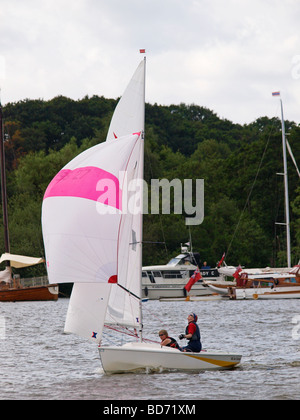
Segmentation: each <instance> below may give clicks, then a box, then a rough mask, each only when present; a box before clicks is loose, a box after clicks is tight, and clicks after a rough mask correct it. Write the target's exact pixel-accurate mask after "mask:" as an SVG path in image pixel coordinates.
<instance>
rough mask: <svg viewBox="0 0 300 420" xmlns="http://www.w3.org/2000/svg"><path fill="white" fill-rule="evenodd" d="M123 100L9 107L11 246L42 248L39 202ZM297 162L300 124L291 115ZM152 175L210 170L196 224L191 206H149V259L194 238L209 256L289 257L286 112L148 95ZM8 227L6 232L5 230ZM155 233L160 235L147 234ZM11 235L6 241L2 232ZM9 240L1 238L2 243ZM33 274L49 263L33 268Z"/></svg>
mask: <svg viewBox="0 0 300 420" xmlns="http://www.w3.org/2000/svg"><path fill="white" fill-rule="evenodd" d="M116 103H117V101H116V100H114V99H106V98H104V97H99V96H93V97H84V98H83V99H80V100H77V101H75V100H72V99H69V98H66V97H63V96H59V97H56V98H53V99H52V100H49V101H44V100H29V99H27V100H24V101H19V102H16V103H9V104H7V105H6V106H5V107H4V109H3V113H4V119H5V124H4V134H5V153H6V170H7V193H8V213H9V230H10V242H11V252H12V253H16V254H24V255H31V256H43V255H44V247H43V240H42V234H41V204H42V199H43V195H44V192H45V190H46V188H47V185H48V184H49V182H50V181H51V179H52V178H53V177H54V176H55V175H56V173H57V172H58V171H59V170H60V169H61V168H62V167H63V166H64V165H65V164H66V163H67V162H69V161H70V160H71V159H72V158H73V157H75V156H76V155H77V154H78V153H80V152H82V151H83V150H85V149H87V148H89V147H91V146H93V145H95V144H98V143H100V142H103V141H105V138H106V134H107V130H108V127H109V123H110V119H111V116H112V113H113V110H114V108H115V106H116ZM285 124H286V132H287V133H288V140H289V143H290V145H291V148H292V150H293V154H294V157H295V159H296V162H298V164H299V162H300V126H299V125H297V124H296V123H294V122H291V121H286V122H285ZM145 131H146V136H145V180H146V181H147V182H148V183H150V180H151V179H153V178H155V179H162V178H166V179H168V180H170V181H171V180H172V179H175V178H178V179H180V180H182V181H183V180H184V179H204V221H203V223H202V224H200V225H197V226H191V227H190V230H189V229H188V227H187V226H186V225H185V215H184V214H183V215H178V214H170V215H164V214H163V215H154V214H153V215H152V214H146V215H145V216H144V241H145V245H144V247H143V264H144V265H150V264H161V263H162V264H164V263H166V262H167V261H168V260H169V259H170V258H171V257H173V256H174V255H176V254H178V253H180V244H181V243H185V242H188V241H189V240H190V237H191V239H192V244H193V249H194V251H197V252H199V253H200V256H201V259H202V261H204V260H205V261H208V263H209V264H210V265H211V266H214V265H215V264H216V262H217V261H218V260H219V259H220V258H221V256H222V254H223V253H224V252H226V262H227V263H228V264H230V265H238V264H241V265H243V266H247V267H265V266H285V265H286V239H285V228H284V227H283V226H280V225H277V224H276V222H283V221H284V217H285V214H284V183H283V177H282V176H280V175H278V173H282V172H283V161H282V143H281V122H280V120H279V119H278V118H267V117H261V118H259V119H257V120H256V121H254V122H252V123H250V124H245V125H240V124H234V123H232V122H231V121H229V120H226V119H222V118H219V117H218V115H217V114H215V113H214V112H213V111H211V110H209V109H207V108H205V107H202V106H198V105H195V104H191V105H187V104H179V105H170V106H162V105H157V104H154V105H151V104H146V129H145ZM288 175H289V199H290V218H291V239H292V262H293V263H294V264H296V263H297V262H298V260H299V258H300V186H299V177H298V175H297V172H296V170H295V167H294V166H293V163H292V160H291V159H289V158H288ZM0 235H2V236H1V237H2V238H3V234H2V233H1V232H0ZM148 242H157V244H155V243H152V244H150V243H148ZM3 243H4V241H3ZM3 248H4V245H3ZM26 270H27V271H28V275H38V274H43V273H45V268H44V267H33V268H30V269H29V268H28V269H26Z"/></svg>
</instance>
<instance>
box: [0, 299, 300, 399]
mask: <svg viewBox="0 0 300 420" xmlns="http://www.w3.org/2000/svg"><path fill="white" fill-rule="evenodd" d="M67 306H68V299H59V300H58V301H57V302H18V303H1V302H0V321H1V322H0V348H1V361H0V389H1V396H0V399H11V400H12V399H58V400H59V399H65V400H72V399H81V400H87V399H98V400H108V399H115V400H126V399H130V400H145V399H147V400H155V399H159V400H164V399H166V400H167V399H169V400H183V399H184V400H186V399H192V400H199V399H299V398H300V333H299V332H300V328H298V325H299V322H300V301H299V300H286V301H284V300H278V301H275V300H274V301H210V302H209V301H208V302H207V301H200V302H158V301H148V302H146V303H145V304H144V309H145V310H144V324H145V330H146V334H147V336H150V337H152V338H156V336H157V332H158V330H159V329H161V328H167V329H168V330H169V333H170V335H173V336H175V337H176V336H178V334H180V333H181V332H183V331H184V328H185V325H186V318H187V315H188V313H189V312H191V311H193V312H195V313H197V314H198V315H199V321H198V323H199V326H200V329H201V335H202V343H203V347H204V348H212V349H224V350H230V351H234V352H241V353H242V354H243V359H242V364H241V365H240V367H238V368H235V369H234V370H230V371H210V372H208V371H206V372H200V373H180V372H176V373H174V372H167V373H165V372H164V373H151V374H141V373H139V374H123V375H111V376H107V375H105V374H104V373H103V371H102V369H101V363H100V359H99V355H98V349H97V346H95V345H94V344H93V343H89V342H86V341H85V340H83V339H81V338H79V337H76V336H73V335H65V334H63V326H64V320H65V314H66V311H67ZM297 317H298V318H297ZM293 320H294V322H296V321H297V322H298V324H295V323H293Z"/></svg>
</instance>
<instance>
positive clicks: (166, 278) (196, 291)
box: [142, 246, 225, 299]
mask: <svg viewBox="0 0 300 420" xmlns="http://www.w3.org/2000/svg"><path fill="white" fill-rule="evenodd" d="M199 265H200V256H199V254H198V253H196V252H191V251H190V250H189V247H188V246H181V254H179V255H177V256H176V257H175V258H172V259H171V260H170V261H169V262H168V263H167V264H166V265H152V266H146V267H143V271H142V292H143V297H144V298H145V297H146V298H148V299H165V298H183V297H190V296H208V295H212V293H213V292H212V291H211V289H210V288H209V287H208V286H207V284H206V283H205V282H204V281H203V280H209V281H210V282H215V281H219V280H225V277H224V276H223V275H222V274H220V273H219V271H218V268H210V267H208V268H200V274H201V279H200V280H198V281H197V282H196V283H195V284H193V286H192V288H191V290H190V291H189V292H188V291H187V290H186V289H185V286H186V284H187V282H188V281H189V279H190V277H191V276H192V275H193V273H194V272H195V270H196V268H197V266H199Z"/></svg>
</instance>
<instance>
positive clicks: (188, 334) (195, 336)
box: [179, 312, 202, 353]
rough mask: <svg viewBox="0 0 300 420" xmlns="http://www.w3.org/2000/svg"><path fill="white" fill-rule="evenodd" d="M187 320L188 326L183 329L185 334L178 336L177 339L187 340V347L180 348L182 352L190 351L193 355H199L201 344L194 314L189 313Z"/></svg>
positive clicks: (196, 318)
mask: <svg viewBox="0 0 300 420" xmlns="http://www.w3.org/2000/svg"><path fill="white" fill-rule="evenodd" d="M187 319H188V325H187V327H186V329H185V334H180V336H179V339H180V340H182V339H183V338H186V339H187V340H189V342H188V345H187V346H185V347H182V350H183V351H184V352H186V351H190V352H194V353H200V351H201V349H202V344H201V335H200V329H199V327H198V325H197V320H198V317H197V315H196V314H194V313H193V312H191V313H190V314H189V316H188V317H187Z"/></svg>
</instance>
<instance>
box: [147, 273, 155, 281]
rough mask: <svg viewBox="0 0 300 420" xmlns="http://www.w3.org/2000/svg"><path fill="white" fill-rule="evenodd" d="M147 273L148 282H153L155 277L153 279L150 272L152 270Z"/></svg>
mask: <svg viewBox="0 0 300 420" xmlns="http://www.w3.org/2000/svg"><path fill="white" fill-rule="evenodd" d="M147 274H148V277H149V280H150V282H151V283H155V279H154V276H153V274H152V271H147Z"/></svg>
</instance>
